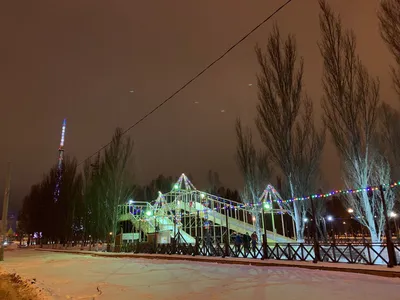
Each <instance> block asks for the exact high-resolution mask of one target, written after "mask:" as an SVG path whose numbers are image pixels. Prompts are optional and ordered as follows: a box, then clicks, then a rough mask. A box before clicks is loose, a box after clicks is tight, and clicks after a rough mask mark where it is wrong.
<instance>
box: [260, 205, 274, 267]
mask: <svg viewBox="0 0 400 300" xmlns="http://www.w3.org/2000/svg"><path fill="white" fill-rule="evenodd" d="M261 207H262V220H263V227H264V232H263V257H262V259H263V260H264V259H268V236H267V220H266V219H267V218H266V216H265V211H264V202H263V203H261ZM272 217H274V216H273V215H272Z"/></svg>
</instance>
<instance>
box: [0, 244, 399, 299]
mask: <svg viewBox="0 0 400 300" xmlns="http://www.w3.org/2000/svg"><path fill="white" fill-rule="evenodd" d="M0 268H2V269H5V270H7V271H9V272H16V273H18V274H19V275H21V276H22V277H25V278H29V279H33V278H34V279H36V285H38V286H39V287H41V288H44V289H45V290H46V291H47V292H48V293H50V294H51V296H52V297H53V298H54V299H118V300H124V299H159V300H161V299H165V300H169V299H171V300H172V299H191V300H196V299H201V300H204V299H230V300H232V299H257V300H262V299H285V300H292V299H293V300H295V299H296V300H298V299H307V300H314V299H315V300H317V299H318V300H321V299H324V300H331V299H332V300H333V299H335V300H338V299H340V300H345V299H352V300H358V299H362V300H376V299H378V298H384V299H385V300H392V299H393V300H395V299H399V291H400V279H392V278H383V277H376V276H370V275H361V274H351V273H340V272H329V271H318V270H307V269H297V268H285V267H253V266H240V265H220V264H216V263H213V264H212V263H195V262H180V261H163V260H149V259H129V258H124V259H123V258H104V257H92V256H89V255H75V254H66V253H52V252H42V251H34V250H16V251H12V252H6V260H5V262H4V263H2V264H0Z"/></svg>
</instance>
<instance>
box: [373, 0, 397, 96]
mask: <svg viewBox="0 0 400 300" xmlns="http://www.w3.org/2000/svg"><path fill="white" fill-rule="evenodd" d="M380 3H381V4H380V10H379V12H378V17H379V21H380V29H381V30H380V31H381V36H382V38H383V40H384V41H385V42H386V44H387V46H388V48H389V50H390V52H391V53H392V54H393V57H394V59H395V62H396V65H395V66H392V67H391V71H392V77H393V84H394V88H395V90H396V92H397V95H398V96H399V100H400V0H382V1H381V2H380Z"/></svg>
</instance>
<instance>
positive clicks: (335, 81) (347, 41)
mask: <svg viewBox="0 0 400 300" xmlns="http://www.w3.org/2000/svg"><path fill="white" fill-rule="evenodd" d="M319 3H320V8H321V13H320V28H321V34H322V40H321V42H320V44H319V46H320V51H321V54H322V57H323V60H324V73H323V82H322V83H323V88H324V97H323V109H324V112H325V114H324V121H325V124H326V126H327V127H328V129H329V131H330V133H331V135H332V137H333V141H334V143H335V145H336V148H337V150H338V152H339V155H340V157H341V161H342V171H343V177H344V181H345V184H346V186H347V187H348V188H349V189H358V188H366V187H368V186H373V185H379V184H381V183H389V181H390V165H389V162H388V161H387V160H386V158H385V157H383V156H382V154H381V153H380V152H379V149H378V147H376V140H377V139H378V136H377V127H378V122H377V109H378V106H379V103H380V100H379V81H378V80H377V79H374V78H372V77H371V76H370V75H369V74H368V72H367V70H366V68H365V67H364V65H363V64H362V63H361V61H360V59H359V57H358V56H357V54H356V39H355V36H354V33H353V32H352V31H345V30H343V28H342V24H341V20H340V17H339V16H337V15H335V14H334V12H333V11H332V10H331V8H330V7H329V5H328V4H326V2H325V1H324V0H320V1H319ZM385 196H386V200H387V206H388V209H391V208H392V207H393V195H392V193H391V191H390V190H388V191H386V192H385ZM343 198H344V199H345V202H346V204H347V205H348V206H349V207H351V208H353V209H354V211H355V213H356V215H357V216H358V217H359V218H358V219H357V220H358V221H359V222H360V223H361V224H363V225H364V226H366V227H367V228H368V229H369V231H370V234H371V239H372V241H373V242H378V241H380V239H381V233H382V228H383V225H384V218H383V214H382V205H381V199H380V194H379V193H372V194H369V193H368V191H367V190H366V189H363V190H362V192H361V193H357V194H351V195H348V196H346V197H343Z"/></svg>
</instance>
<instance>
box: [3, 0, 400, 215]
mask: <svg viewBox="0 0 400 300" xmlns="http://www.w3.org/2000/svg"><path fill="white" fill-rule="evenodd" d="M284 2H285V1H284V0H268V1H267V0H252V1H243V0H218V1H215V0H203V1H187V0H168V1H163V0H157V1H133V0H124V1H122V0H119V1H105V0H96V1H95V0H85V1H79V0H75V1H66V0H64V1H53V0H48V1H44V0H39V1H27V0H25V1H3V2H2V6H1V9H0V37H1V44H0V45H1V46H0V85H1V86H0V99H1V109H0V114H1V117H0V137H1V147H0V191H1V195H2V193H3V189H4V179H5V173H6V163H7V161H12V163H13V170H12V190H11V204H10V206H11V208H13V209H15V208H17V207H18V206H20V203H21V200H22V198H23V196H24V195H25V194H26V193H27V192H28V190H29V187H30V186H31V185H32V184H34V183H36V182H38V181H39V180H40V179H41V176H42V174H43V173H44V172H46V171H47V170H48V169H49V168H50V167H51V166H52V165H53V164H55V163H56V160H57V154H58V152H57V149H58V144H59V139H60V130H61V123H62V120H63V118H67V134H66V154H67V155H72V156H76V157H77V158H78V160H79V161H81V160H82V159H84V158H85V157H86V156H87V155H89V154H92V153H93V152H94V151H95V150H97V149H98V148H99V147H100V146H102V145H104V144H105V143H107V142H108V141H109V139H110V137H111V135H112V133H113V131H114V129H115V128H116V127H117V126H120V127H123V128H126V127H128V126H129V125H131V124H133V123H134V122H135V121H136V120H138V118H140V117H141V116H142V115H144V114H145V113H147V112H148V111H149V110H150V109H152V108H153V107H154V106H155V105H157V104H158V103H159V102H161V101H162V100H164V99H165V98H166V97H167V96H169V95H170V94H171V93H172V92H174V91H175V90H176V89H177V88H179V87H180V86H181V85H182V84H183V83H184V82H186V81H187V80H188V79H190V78H191V77H192V76H193V75H195V74H196V73H197V72H198V71H200V70H201V69H202V68H203V67H204V66H206V65H207V64H208V63H210V62H211V61H212V60H213V59H215V58H216V57H217V56H219V55H220V54H221V53H222V52H223V51H224V50H226V49H227V48H228V47H229V46H230V45H231V44H233V43H234V42H235V41H236V40H238V39H239V38H240V37H242V36H243V35H244V34H245V33H246V32H247V31H249V30H250V29H251V28H253V27H254V26H255V25H257V24H258V23H259V22H260V21H261V20H262V19H264V18H265V17H266V16H267V15H268V14H270V13H271V12H272V11H273V10H274V9H275V8H276V7H278V6H279V5H281V4H282V3H284ZM330 3H331V5H332V6H333V8H334V9H336V10H337V11H338V12H339V13H340V14H341V15H342V18H343V22H344V24H345V25H346V26H351V27H352V28H353V29H354V30H355V32H356V34H357V37H358V46H359V54H360V56H361V58H362V59H363V60H364V62H365V63H366V64H367V66H368V67H369V70H370V71H371V72H372V73H373V74H375V75H376V76H379V77H380V79H381V95H382V99H384V100H385V101H387V102H388V103H395V100H394V96H393V92H392V90H391V81H390V76H389V67H388V65H389V63H390V62H391V57H390V55H389V54H388V51H387V50H386V48H385V45H384V44H383V42H382V41H381V39H380V37H379V33H378V22H377V18H376V14H375V12H376V9H377V7H378V3H379V0H332V1H330ZM318 9H319V7H318V3H317V0H294V1H293V2H292V3H291V4H290V5H289V6H288V7H286V8H285V9H284V10H283V11H281V12H280V13H279V14H278V16H277V17H276V18H275V19H274V21H277V22H278V23H279V25H280V28H281V30H282V33H283V34H287V33H289V32H291V33H293V34H295V35H296V37H297V41H298V46H299V53H300V54H301V55H303V56H304V59H305V80H306V81H305V84H306V89H307V91H308V93H309V94H310V96H311V97H312V98H313V99H314V102H315V103H316V110H317V112H318V113H319V112H320V111H321V109H320V105H319V103H320V97H321V88H320V82H321V79H320V78H321V70H322V60H321V58H320V56H319V50H318V47H317V44H316V43H317V40H318V38H319V23H318ZM272 25H273V22H269V23H268V24H266V26H263V27H262V28H261V29H259V30H258V31H257V32H256V33H255V34H254V35H252V36H251V37H250V38H249V39H248V40H246V41H245V42H244V43H242V44H241V45H240V46H239V47H238V48H236V49H235V50H234V51H233V52H231V53H230V54H229V55H228V56H227V57H225V58H224V59H223V60H222V61H221V62H220V63H218V64H217V65H216V66H214V67H213V68H212V69H211V70H210V71H208V72H207V73H206V74H204V76H202V77H201V78H200V79H199V80H198V81H196V82H195V83H194V84H192V85H191V86H190V87H188V88H187V89H186V90H185V91H184V92H183V93H181V94H180V95H178V96H177V97H175V98H174V99H173V100H172V101H170V102H169V103H168V104H167V105H166V106H164V107H163V108H162V109H160V110H159V111H157V112H156V113H155V114H153V115H152V116H151V118H149V119H147V120H146V121H145V122H144V123H142V124H141V125H139V126H138V127H136V128H135V129H134V130H132V131H131V132H130V136H131V137H132V138H133V139H134V140H135V161H136V162H135V164H136V166H135V168H136V177H137V181H138V182H139V183H141V184H143V183H147V182H148V181H149V180H150V179H152V178H153V177H155V176H156V175H157V174H159V173H164V174H167V175H179V174H180V173H182V172H186V173H192V174H193V176H194V183H195V185H198V186H200V187H201V186H204V185H205V184H206V176H207V171H208V169H210V168H212V169H213V170H215V171H218V172H219V173H220V178H221V181H222V183H223V184H224V185H226V186H230V187H235V188H240V187H241V184H242V183H241V177H240V174H239V172H238V169H237V167H236V164H235V161H234V153H235V142H236V141H235V133H234V121H235V118H236V117H237V116H240V117H241V118H242V119H243V121H244V123H246V124H247V125H251V126H252V127H254V125H253V124H254V122H253V119H254V117H255V111H256V110H255V105H256V103H257V98H256V84H255V73H256V72H257V70H258V69H257V64H256V59H255V54H254V50H253V49H254V45H255V43H257V42H259V43H260V44H261V45H263V44H265V42H266V39H267V37H268V34H269V32H270V30H271V27H272ZM249 84H253V86H249ZM131 90H133V91H134V92H133V93H131V92H130V91H131ZM195 102H198V104H196V103H195ZM221 110H225V113H221ZM317 117H318V118H319V117H320V116H317ZM331 157H333V158H331ZM337 162H338V160H337V158H335V150H334V149H333V148H332V147H331V146H330V144H328V145H327V146H326V151H325V154H324V161H323V168H324V176H325V179H326V184H325V186H324V187H325V188H326V189H331V188H334V187H341V180H340V173H339V170H338V167H337V165H338V164H337ZM1 198H2V197H1ZM1 201H2V199H1Z"/></svg>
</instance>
